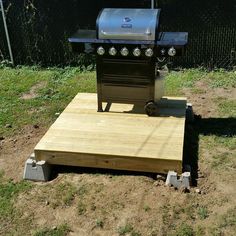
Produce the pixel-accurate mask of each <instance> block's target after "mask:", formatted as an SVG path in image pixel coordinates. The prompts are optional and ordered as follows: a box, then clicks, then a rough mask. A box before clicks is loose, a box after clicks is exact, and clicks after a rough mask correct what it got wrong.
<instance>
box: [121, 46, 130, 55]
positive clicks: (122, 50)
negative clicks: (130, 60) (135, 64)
mask: <svg viewBox="0 0 236 236" xmlns="http://www.w3.org/2000/svg"><path fill="white" fill-rule="evenodd" d="M120 54H121V55H122V56H124V57H126V56H128V54H129V50H128V49H127V48H126V47H124V48H122V49H121V50H120Z"/></svg>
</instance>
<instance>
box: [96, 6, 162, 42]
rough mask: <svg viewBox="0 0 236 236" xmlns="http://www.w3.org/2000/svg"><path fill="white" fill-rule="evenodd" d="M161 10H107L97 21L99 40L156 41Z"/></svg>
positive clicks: (104, 10) (103, 11)
mask: <svg viewBox="0 0 236 236" xmlns="http://www.w3.org/2000/svg"><path fill="white" fill-rule="evenodd" d="M159 16H160V9H117V8H105V9H103V10H102V12H101V14H100V15H99V16H98V19H97V30H98V38H99V39H121V40H155V39H156V35H157V34H158V32H157V29H158V25H159Z"/></svg>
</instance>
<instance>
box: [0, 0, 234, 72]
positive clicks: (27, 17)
mask: <svg viewBox="0 0 236 236" xmlns="http://www.w3.org/2000/svg"><path fill="white" fill-rule="evenodd" d="M156 5H157V7H159V8H161V9H162V19H161V22H162V25H161V30H162V31H186V32H189V45H188V47H187V52H186V54H185V56H183V57H180V58H176V59H173V60H172V61H171V62H172V65H173V66H174V67H198V66H202V67H207V68H210V69H212V68H215V67H218V68H219V67H221V68H226V69H229V68H232V67H233V66H235V65H236V53H235V51H236V23H235V22H236V0H228V1H225V0H208V1H206V0H191V1H189V0H157V1H156ZM104 7H121V8H123V7H126V8H128V7H129V8H132V7H133V8H147V7H150V1H149V0H142V1H141V0H119V1H118V0H96V1H94V0H86V1H84V0H50V1H48V0H40V1H37V0H5V1H4V8H5V13H6V19H7V24H8V30H9V35H10V40H11V46H12V51H13V56H14V60H15V64H22V65H35V64H37V65H42V66H67V65H76V66H79V65H88V64H90V63H91V62H92V61H91V60H92V58H91V57H88V56H78V55H74V54H73V53H72V52H71V51H70V46H69V44H68V42H67V38H68V37H69V36H70V35H71V34H73V33H74V32H75V31H76V30H77V29H79V28H87V29H95V22H96V17H97V15H98V13H99V11H100V10H101V9H102V8H104ZM6 59H9V55H8V49H7V43H6V39H5V33H4V28H3V22H2V19H1V20H0V60H6Z"/></svg>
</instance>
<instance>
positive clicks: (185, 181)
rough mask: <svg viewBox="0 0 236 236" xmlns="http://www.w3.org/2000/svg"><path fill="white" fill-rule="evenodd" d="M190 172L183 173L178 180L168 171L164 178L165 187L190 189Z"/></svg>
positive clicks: (175, 174)
mask: <svg viewBox="0 0 236 236" xmlns="http://www.w3.org/2000/svg"><path fill="white" fill-rule="evenodd" d="M190 178H191V175H190V172H184V173H183V174H182V175H181V176H180V178H179V179H178V177H177V173H176V172H175V171H169V172H168V175H167V178H166V185H168V186H174V187H175V188H178V189H179V188H190Z"/></svg>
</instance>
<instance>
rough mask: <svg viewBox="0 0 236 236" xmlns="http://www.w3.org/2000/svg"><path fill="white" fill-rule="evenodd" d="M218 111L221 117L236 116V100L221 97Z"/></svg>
mask: <svg viewBox="0 0 236 236" xmlns="http://www.w3.org/2000/svg"><path fill="white" fill-rule="evenodd" d="M218 112H219V114H220V115H221V117H234V118H236V101H235V100H226V99H220V101H219V102H218Z"/></svg>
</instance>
